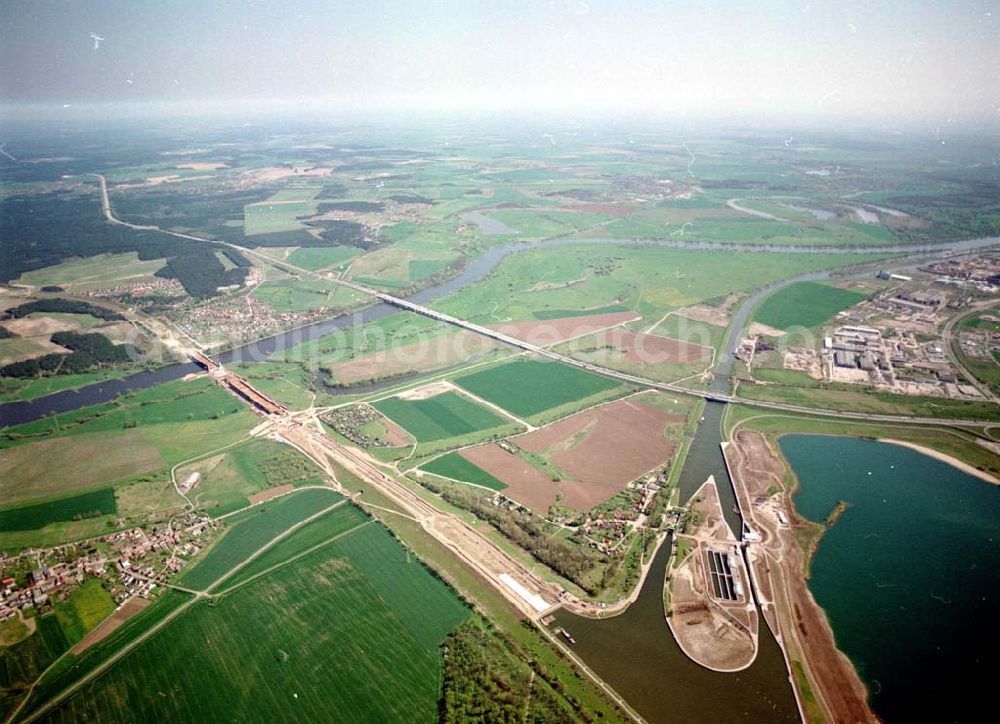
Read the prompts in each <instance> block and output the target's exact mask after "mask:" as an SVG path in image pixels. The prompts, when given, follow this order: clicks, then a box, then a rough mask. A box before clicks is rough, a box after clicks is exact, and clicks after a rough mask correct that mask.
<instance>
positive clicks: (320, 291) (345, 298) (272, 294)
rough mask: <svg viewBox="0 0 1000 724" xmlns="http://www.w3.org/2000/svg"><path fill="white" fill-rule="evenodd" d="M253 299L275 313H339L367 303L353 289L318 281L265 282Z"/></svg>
mask: <svg viewBox="0 0 1000 724" xmlns="http://www.w3.org/2000/svg"><path fill="white" fill-rule="evenodd" d="M253 296H254V298H255V299H259V300H260V301H262V302H264V303H265V304H267V305H269V306H271V307H273V308H274V309H275V311H277V312H308V311H312V310H314V309H321V308H326V309H330V310H341V311H342V310H347V309H353V308H355V307H358V306H360V305H362V304H364V303H366V302H368V301H370V300H369V299H368V297H366V296H364V295H362V294H360V293H358V292H356V291H354V290H353V289H348V288H347V287H343V286H340V285H337V284H334V283H333V282H325V281H322V280H319V279H283V280H281V281H266V282H264V283H263V284H261V285H260V286H258V287H257V288H256V289H254V290H253ZM331 316H333V315H332V314H331Z"/></svg>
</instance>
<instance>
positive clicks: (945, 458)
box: [879, 438, 1000, 485]
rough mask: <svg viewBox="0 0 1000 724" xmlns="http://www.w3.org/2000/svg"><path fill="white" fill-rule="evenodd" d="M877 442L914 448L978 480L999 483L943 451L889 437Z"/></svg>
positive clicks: (990, 476)
mask: <svg viewBox="0 0 1000 724" xmlns="http://www.w3.org/2000/svg"><path fill="white" fill-rule="evenodd" d="M879 442H887V443H889V444H890V445H899V446H900V447H908V448H910V449H911V450H916V451H917V452H919V453H923V454H924V455H927V456H928V457H932V458H934V459H935V460H940V461H941V462H943V463H947V464H948V465H951V466H952V467H953V468H957V469H959V470H961V471H962V472H963V473H968V474H969V475H974V476H975V477H977V478H979V479H980V480H985V481H986V482H987V483H992V484H993V485H1000V480H998V479H997V478H995V477H993V476H992V475H990V474H989V473H986V472H983V471H982V470H979V469H978V468H974V467H972V466H971V465H969V464H968V463H965V462H962V461H961V460H959V459H958V458H955V457H952V456H951V455H946V454H945V453H943V452H938V451H937V450H934V449H932V448H929V447H924V446H923V445H917V444H916V443H913V442H904V441H903V440H891V439H889V438H879Z"/></svg>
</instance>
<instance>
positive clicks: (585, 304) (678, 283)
mask: <svg viewBox="0 0 1000 724" xmlns="http://www.w3.org/2000/svg"><path fill="white" fill-rule="evenodd" d="M878 258H880V257H878V256H875V255H863V254H847V253H845V254H782V253H777V252H769V253H751V252H732V251H706V250H686V249H670V248H665V247H658V246H650V245H638V244H617V245H607V246H597V245H580V246H575V245H565V246H558V247H548V248H545V247H543V248H538V249H529V250H527V251H523V252H520V253H518V254H512V255H510V256H508V257H507V258H505V259H504V260H503V262H501V263H500V264H499V266H497V268H496V270H495V271H494V272H493V274H491V275H490V276H489V277H488V278H486V279H484V280H482V281H481V282H479V283H477V284H473V285H471V286H469V287H466V288H465V289H462V290H461V291H459V292H456V293H455V294H453V295H451V296H449V297H446V298H445V299H442V300H440V301H438V302H435V303H434V304H433V306H434V308H435V309H437V310H440V311H442V312H445V313H448V314H453V315H455V316H457V317H460V318H462V319H468V320H470V321H473V322H477V323H480V324H485V325H493V324H500V323H503V322H507V321H521V320H528V319H534V318H535V316H536V315H538V314H545V313H547V312H548V311H550V310H559V312H558V313H559V314H565V312H564V311H563V310H573V309H579V310H589V309H592V308H593V307H594V305H595V303H598V304H601V305H608V304H609V303H611V302H612V300H618V301H617V302H614V303H615V304H621V305H622V306H624V307H626V308H627V309H632V310H635V311H636V312H638V313H639V314H641V315H643V316H644V317H646V318H648V319H649V320H650V322H649V323H652V321H653V320H655V319H659V318H660V317H662V316H663V315H664V314H665V313H666V312H668V311H671V310H673V309H678V308H680V307H684V306H687V305H690V304H695V303H697V302H702V301H705V300H707V299H714V298H717V297H721V296H724V295H727V294H732V293H734V292H740V291H745V290H751V289H757V288H759V287H760V286H762V285H764V284H768V283H770V282H774V281H777V280H780V279H787V278H788V277H790V276H793V275H795V274H800V273H802V272H806V271H814V270H819V269H829V268H833V267H839V266H846V265H850V264H858V263H861V262H869V261H875V260H877V259H878Z"/></svg>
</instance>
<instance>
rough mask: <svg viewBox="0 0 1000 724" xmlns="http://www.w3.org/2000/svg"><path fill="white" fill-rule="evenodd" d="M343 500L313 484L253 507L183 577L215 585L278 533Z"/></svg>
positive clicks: (191, 584) (198, 584)
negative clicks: (310, 486) (305, 488)
mask: <svg viewBox="0 0 1000 724" xmlns="http://www.w3.org/2000/svg"><path fill="white" fill-rule="evenodd" d="M342 500H343V497H342V496H341V495H339V494H338V493H335V492H334V491H333V490H331V489H329V488H310V489H308V490H303V491H300V492H298V493H292V494H290V495H286V496H284V497H281V498H278V499H276V500H274V501H271V502H267V503H262V504H261V505H259V506H256V507H254V508H249V509H248V510H246V511H243V512H242V513H239V514H237V515H235V516H233V517H232V518H231V519H230V520H229V523H230V526H231V527H230V528H229V530H227V531H226V532H225V534H223V536H222V538H220V539H219V540H218V541H217V542H216V543H215V544H214V545H213V546H212V547H211V548H210V549H209V551H208V552H207V553H205V555H204V556H203V557H202V558H200V559H199V560H198V562H197V563H196V564H195V565H194V567H192V568H189V569H187V570H186V571H184V573H183V574H181V576H180V579H179V580H180V582H181V583H183V584H184V585H185V586H187V587H189V588H194V589H202V588H206V587H208V586H211V585H212V584H214V583H215V582H216V581H217V579H219V578H220V577H222V576H224V575H225V574H227V573H228V572H229V571H231V570H232V569H233V568H235V567H236V566H238V565H239V564H240V563H242V562H244V561H246V560H247V559H248V558H250V557H251V556H252V555H253V554H254V553H256V552H257V551H258V550H260V549H261V548H262V547H263V546H265V545H266V544H267V543H268V542H270V541H271V540H273V539H274V538H275V537H276V536H279V535H281V534H282V533H284V532H285V531H287V530H288V529H289V528H291V527H292V526H294V525H296V524H297V523H300V522H302V521H303V520H305V519H306V518H308V517H309V516H311V515H314V514H316V513H318V512H320V511H321V510H323V509H324V508H328V507H330V506H331V505H334V504H335V503H337V502H338V501H342Z"/></svg>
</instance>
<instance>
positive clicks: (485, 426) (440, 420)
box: [372, 392, 508, 442]
mask: <svg viewBox="0 0 1000 724" xmlns="http://www.w3.org/2000/svg"><path fill="white" fill-rule="evenodd" d="M372 406H373V407H374V408H375V409H377V410H378V411H379V412H381V413H382V414H383V415H385V416H386V417H388V418H389V419H390V420H392V421H393V422H395V423H396V424H398V425H399V426H400V427H402V428H403V429H405V430H406V431H407V432H409V433H410V434H411V435H413V436H414V437H415V438H416V439H417V442H433V441H435V440H444V439H446V438H449V437H457V436H459V435H468V434H469V433H474V432H481V431H483V430H490V429H492V428H495V427H501V426H503V425H506V424H508V422H507V420H504V419H503V418H501V417H500V416H499V415H497V414H496V413H494V412H492V411H491V410H488V409H486V408H485V407H483V406H481V405H478V404H476V403H475V402H472V401H471V400H469V399H468V398H466V397H463V396H462V395H460V394H458V393H455V392H444V393H441V394H440V395H435V396H434V397H428V398H427V399H424V400H403V399H401V398H399V397H387V398H385V399H384V400H379V401H378V402H373V403H372Z"/></svg>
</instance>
